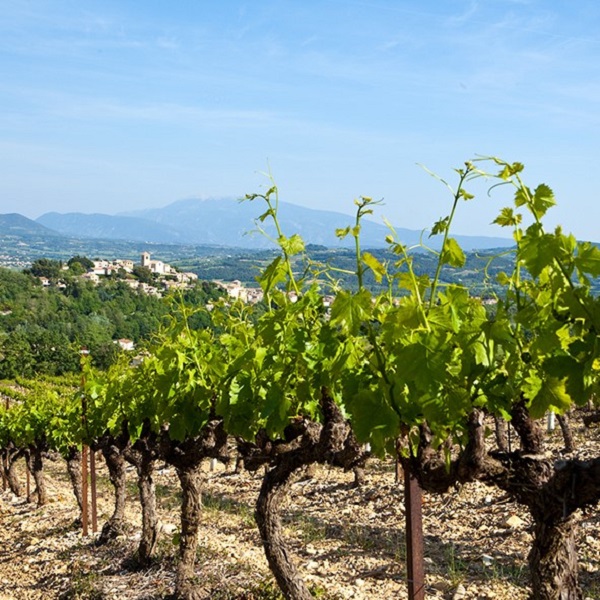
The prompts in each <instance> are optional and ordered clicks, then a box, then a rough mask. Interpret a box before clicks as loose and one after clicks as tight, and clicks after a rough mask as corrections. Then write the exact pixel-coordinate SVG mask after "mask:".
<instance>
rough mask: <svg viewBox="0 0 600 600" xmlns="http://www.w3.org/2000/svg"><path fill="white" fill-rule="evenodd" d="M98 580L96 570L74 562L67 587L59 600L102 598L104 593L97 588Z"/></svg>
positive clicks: (95, 599)
mask: <svg viewBox="0 0 600 600" xmlns="http://www.w3.org/2000/svg"><path fill="white" fill-rule="evenodd" d="M99 581H100V576H99V575H98V573H97V572H95V571H86V570H85V569H84V568H83V567H82V566H79V565H78V564H74V565H73V571H72V574H71V579H70V585H69V588H68V589H67V590H66V591H64V592H63V593H62V594H61V595H60V600H84V599H85V600H102V598H104V593H103V592H102V590H101V589H99V588H98V584H99Z"/></svg>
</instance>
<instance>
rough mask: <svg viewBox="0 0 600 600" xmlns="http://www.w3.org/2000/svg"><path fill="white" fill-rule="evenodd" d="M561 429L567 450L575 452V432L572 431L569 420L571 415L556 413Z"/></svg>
mask: <svg viewBox="0 0 600 600" xmlns="http://www.w3.org/2000/svg"><path fill="white" fill-rule="evenodd" d="M556 419H557V421H558V424H559V425H560V430H561V431H562V435H563V440H564V442H565V452H567V453H570V452H575V441H574V440H573V433H572V432H571V425H570V422H569V415H568V414H567V413H565V414H564V415H556Z"/></svg>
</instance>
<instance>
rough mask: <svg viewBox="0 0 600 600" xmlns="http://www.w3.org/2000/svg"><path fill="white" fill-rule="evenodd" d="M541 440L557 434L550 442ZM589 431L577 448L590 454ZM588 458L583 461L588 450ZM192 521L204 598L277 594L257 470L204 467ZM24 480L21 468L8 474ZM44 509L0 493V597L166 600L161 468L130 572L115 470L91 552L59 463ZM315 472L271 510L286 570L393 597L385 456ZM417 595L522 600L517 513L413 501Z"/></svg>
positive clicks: (345, 591)
mask: <svg viewBox="0 0 600 600" xmlns="http://www.w3.org/2000/svg"><path fill="white" fill-rule="evenodd" d="M554 435H555V436H556V435H558V434H556V433H555V434H554ZM595 438H600V434H598V433H597V432H596V431H593V432H592V434H589V433H588V435H587V436H586V438H585V439H586V440H587V441H586V442H585V443H583V442H582V443H581V445H580V448H581V451H582V452H583V453H584V454H585V452H588V453H589V452H592V451H594V452H595V449H596V448H597V446H598V443H597V439H595ZM596 454H597V453H596ZM100 462H101V461H98V468H99V482H98V495H99V498H98V505H99V525H100V526H101V524H102V523H103V522H104V520H105V519H106V518H107V516H108V515H109V514H110V512H111V487H110V484H109V483H108V478H107V474H106V470H105V468H104V467H103V465H101V464H100ZM205 475H206V477H205V493H204V514H203V521H202V530H201V535H200V542H199V546H198V566H197V574H198V579H199V581H202V584H203V585H202V587H203V588H204V589H208V590H210V593H209V595H208V596H207V597H208V598H211V599H215V600H234V599H237V600H277V599H279V598H280V596H279V595H278V593H277V591H276V586H275V585H274V583H273V581H272V578H271V577H270V575H269V571H268V567H267V564H266V560H265V558H264V554H263V552H262V548H261V546H260V540H259V536H258V532H257V529H256V527H255V525H254V521H253V505H254V502H255V499H256V496H257V494H258V489H259V487H260V476H259V475H258V474H257V475H253V474H250V473H242V474H233V473H232V472H231V471H227V470H225V469H224V468H223V467H222V466H218V467H217V469H216V470H215V471H210V469H209V464H208V463H207V464H206V474H205ZM21 476H22V480H23V481H24V480H25V475H24V471H23V472H22V473H21ZM47 476H48V484H49V492H50V497H51V501H50V503H49V504H48V505H46V506H44V507H42V508H37V507H36V506H35V505H34V504H28V503H26V502H25V501H24V500H23V499H19V498H15V497H14V496H13V495H12V494H10V493H9V492H6V491H5V492H3V493H2V494H1V495H0V600H8V599H11V600H12V599H14V600H25V599H30V598H31V599H33V598H35V599H44V600H51V599H58V598H61V599H75V598H86V599H100V598H108V599H127V600H129V599H131V600H133V599H136V600H141V599H146V600H150V599H159V598H162V599H167V598H169V594H171V593H172V590H173V571H174V565H175V562H176V556H177V546H176V545H175V544H176V541H177V533H178V512H177V508H178V502H179V498H178V492H177V485H176V481H175V479H176V478H175V475H174V472H173V471H172V470H171V469H167V468H161V469H160V470H159V472H158V473H157V475H156V484H157V495H158V505H159V513H160V518H161V534H160V540H159V543H158V549H157V559H156V561H155V564H154V566H152V567H151V568H149V569H147V570H143V571H139V570H137V571H136V570H135V569H133V568H131V567H130V566H129V565H130V563H128V561H127V559H128V557H131V556H132V555H133V554H134V552H135V548H136V540H137V539H138V538H139V505H138V504H137V500H136V486H135V476H134V473H133V472H131V471H130V473H129V482H130V486H129V496H130V497H129V502H128V518H129V520H130V523H131V527H130V532H129V534H128V535H127V536H124V537H123V538H121V539H117V540H114V541H112V542H111V543H110V544H108V545H106V546H104V547H101V548H96V547H95V546H94V544H93V542H94V535H93V534H90V535H89V536H88V537H85V538H84V537H82V533H81V529H78V528H77V527H76V526H75V525H74V520H75V518H76V516H77V511H76V507H75V502H74V498H73V496H72V494H71V491H70V487H69V485H68V481H67V475H66V468H65V465H64V464H63V463H62V462H61V461H57V462H49V463H47ZM352 479H353V477H352V474H348V473H342V472H339V471H337V470H335V469H327V468H319V469H317V472H316V474H315V476H314V477H311V478H308V477H305V478H302V477H300V478H299V479H298V480H297V481H296V482H295V483H294V484H293V486H292V490H291V494H290V497H289V500H288V502H287V504H286V506H285V507H284V509H283V512H284V519H285V523H286V527H287V534H288V539H289V541H290V544H291V547H292V549H293V552H294V553H295V556H296V560H297V563H298V565H299V566H300V571H301V573H302V574H303V576H304V577H305V579H306V580H307V581H308V583H309V585H310V586H311V589H312V590H313V593H314V594H315V596H316V597H319V598H323V599H329V600H341V599H349V598H352V599H356V600H378V599H386V600H387V599H388V598H406V597H407V593H406V583H405V567H404V558H405V547H404V533H403V528H404V509H403V488H402V486H401V485H398V484H396V483H395V481H394V465H393V464H392V463H391V462H381V461H378V460H374V459H373V460H371V461H370V462H369V464H368V466H367V471H366V483H365V484H364V485H363V486H362V487H360V488H358V489H355V488H353V487H352V485H351V484H352ZM423 514H424V529H425V535H426V542H425V553H426V559H425V560H426V569H427V597H428V598H449V599H451V598H454V599H455V600H458V599H459V598H465V599H469V598H477V599H486V598H487V599H491V598H498V599H503V598H510V600H518V599H520V598H526V597H527V596H528V587H527V580H528V572H527V566H526V556H527V552H528V546H529V544H530V542H531V535H530V533H529V528H530V520H529V517H528V515H527V513H526V512H524V511H523V510H522V509H520V508H519V507H518V506H516V505H515V504H513V503H511V502H509V501H508V500H507V498H506V497H504V496H503V495H501V494H498V493H497V492H496V491H495V490H492V489H489V488H486V487H485V486H483V485H481V484H477V483H475V484H470V485H467V486H464V487H463V488H461V489H458V490H455V491H453V492H451V493H449V494H446V495H444V496H430V495H425V497H424V501H423ZM599 520H600V519H599V517H598V515H597V513H595V512H594V513H591V514H589V515H583V516H582V519H581V521H582V522H581V530H580V540H579V543H580V558H581V580H582V585H583V587H584V590H585V594H586V596H587V597H588V598H600V536H599V535H598V525H599Z"/></svg>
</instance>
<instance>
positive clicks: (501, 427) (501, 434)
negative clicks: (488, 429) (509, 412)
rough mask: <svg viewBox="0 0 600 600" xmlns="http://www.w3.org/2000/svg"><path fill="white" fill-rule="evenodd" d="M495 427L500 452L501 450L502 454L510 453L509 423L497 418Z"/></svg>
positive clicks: (495, 418)
mask: <svg viewBox="0 0 600 600" xmlns="http://www.w3.org/2000/svg"><path fill="white" fill-rule="evenodd" d="M494 426H495V427H494V429H495V434H496V444H497V445H498V450H500V452H510V447H509V444H508V423H507V422H506V421H505V420H504V419H503V418H502V417H498V416H495V417H494Z"/></svg>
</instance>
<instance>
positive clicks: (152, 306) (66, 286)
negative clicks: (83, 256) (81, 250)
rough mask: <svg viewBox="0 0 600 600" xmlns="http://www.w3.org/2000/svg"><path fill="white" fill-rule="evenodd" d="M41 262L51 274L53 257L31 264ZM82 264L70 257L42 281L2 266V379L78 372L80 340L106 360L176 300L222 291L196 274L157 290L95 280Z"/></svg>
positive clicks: (144, 333) (202, 298)
mask: <svg viewBox="0 0 600 600" xmlns="http://www.w3.org/2000/svg"><path fill="white" fill-rule="evenodd" d="M40 266H41V267H42V268H47V269H48V271H47V272H46V273H45V275H49V274H50V275H52V269H55V267H56V263H55V261H50V260H47V261H45V262H44V260H43V259H41V261H40V262H38V263H34V269H33V270H35V267H40ZM80 272H81V266H80V264H79V263H74V264H73V267H72V268H70V269H69V270H68V271H57V272H55V277H54V278H53V280H52V281H51V285H50V286H43V285H42V283H41V281H40V279H39V278H38V277H36V276H35V275H34V274H33V273H32V272H31V269H29V270H28V272H19V271H15V270H10V269H0V379H10V378H14V377H17V376H21V377H31V376H33V375H34V374H36V373H45V374H49V375H61V374H63V373H65V372H77V371H79V368H80V350H81V348H82V347H85V348H86V349H87V350H89V352H90V356H91V359H92V361H93V363H94V364H96V365H97V366H98V367H101V368H105V367H107V366H108V365H110V364H111V363H112V362H114V361H115V360H116V358H117V356H118V354H119V352H121V349H120V346H119V345H118V343H115V342H116V341H117V340H119V339H129V340H132V341H133V342H135V344H136V346H137V348H138V349H140V348H142V347H143V345H144V343H145V342H146V341H147V340H149V339H150V338H151V337H152V335H153V334H154V333H155V332H156V331H157V330H158V328H159V327H160V325H161V323H163V322H164V320H165V319H166V318H167V317H168V316H169V315H171V314H173V313H174V312H176V311H177V310H178V307H179V305H180V304H181V303H183V304H185V305H186V306H188V307H190V308H192V309H193V308H194V307H200V306H204V305H205V304H206V303H207V302H210V301H213V300H215V299H217V298H219V297H220V296H221V294H222V291H221V290H220V289H219V288H218V287H217V286H216V285H214V284H210V283H206V282H198V283H196V284H195V285H194V286H192V287H191V288H189V289H187V290H183V291H181V292H180V293H179V292H177V293H173V294H170V295H169V294H168V295H166V296H165V297H163V298H158V297H155V296H151V295H148V294H146V293H144V292H141V291H137V290H134V289H131V288H130V287H129V286H128V285H127V284H126V283H125V281H123V280H120V279H118V278H114V279H113V278H105V279H104V280H103V281H102V282H101V283H99V284H98V285H94V284H93V283H91V282H89V281H85V280H82V279H80V278H78V277H77V274H78V273H80ZM190 325H191V326H192V327H193V328H200V327H204V326H205V325H206V319H205V315H204V314H203V313H202V312H201V311H199V312H197V313H195V314H193V316H191V317H190Z"/></svg>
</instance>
